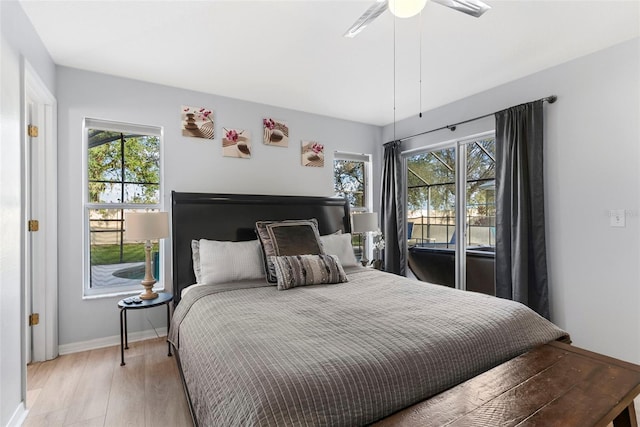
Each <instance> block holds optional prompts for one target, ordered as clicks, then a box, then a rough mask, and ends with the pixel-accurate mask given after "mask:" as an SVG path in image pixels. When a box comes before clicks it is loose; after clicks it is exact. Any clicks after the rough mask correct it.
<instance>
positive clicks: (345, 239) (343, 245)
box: [320, 233, 359, 267]
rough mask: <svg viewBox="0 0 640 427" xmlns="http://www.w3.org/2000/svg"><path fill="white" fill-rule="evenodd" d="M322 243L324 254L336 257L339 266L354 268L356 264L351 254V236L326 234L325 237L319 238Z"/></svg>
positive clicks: (356, 261) (354, 256) (347, 234)
mask: <svg viewBox="0 0 640 427" xmlns="http://www.w3.org/2000/svg"><path fill="white" fill-rule="evenodd" d="M320 241H321V242H322V249H323V250H324V253H325V254H328V255H337V256H338V260H340V264H342V266H343V267H354V266H356V265H359V264H358V260H357V259H356V254H354V253H353V246H352V245H351V234H350V233H344V234H335V233H334V234H328V235H326V236H320Z"/></svg>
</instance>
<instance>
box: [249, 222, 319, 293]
mask: <svg viewBox="0 0 640 427" xmlns="http://www.w3.org/2000/svg"><path fill="white" fill-rule="evenodd" d="M256 233H257V234H258V238H260V244H261V245H262V253H263V255H264V263H265V267H264V269H265V272H266V274H267V282H270V283H276V282H277V281H278V280H277V278H276V272H275V268H274V266H273V263H272V262H271V257H272V256H283V255H322V254H324V251H323V250H322V243H321V242H320V234H319V233H318V221H317V220H316V219H315V218H311V219H302V220H287V221H258V222H256Z"/></svg>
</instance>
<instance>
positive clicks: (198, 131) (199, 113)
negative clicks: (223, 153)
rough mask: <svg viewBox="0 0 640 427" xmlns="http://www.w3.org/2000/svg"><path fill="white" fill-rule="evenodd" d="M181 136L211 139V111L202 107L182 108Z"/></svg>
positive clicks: (212, 125) (212, 128) (213, 133)
mask: <svg viewBox="0 0 640 427" xmlns="http://www.w3.org/2000/svg"><path fill="white" fill-rule="evenodd" d="M182 136H192V137H194V138H206V139H213V138H214V136H215V131H214V123H213V111H212V110H210V109H208V108H204V107H187V106H185V105H183V106H182Z"/></svg>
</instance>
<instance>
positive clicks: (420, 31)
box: [418, 11, 422, 118]
mask: <svg viewBox="0 0 640 427" xmlns="http://www.w3.org/2000/svg"><path fill="white" fill-rule="evenodd" d="M418 25H420V29H419V33H420V35H419V37H420V44H419V45H420V55H419V56H420V76H419V78H420V93H419V95H418V96H419V99H420V114H419V117H420V118H422V11H420V18H419V20H418Z"/></svg>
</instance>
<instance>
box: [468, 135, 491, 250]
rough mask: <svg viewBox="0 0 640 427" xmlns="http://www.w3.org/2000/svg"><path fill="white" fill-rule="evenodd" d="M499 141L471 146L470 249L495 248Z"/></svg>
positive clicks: (483, 141) (469, 183)
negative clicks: (496, 169)
mask: <svg viewBox="0 0 640 427" xmlns="http://www.w3.org/2000/svg"><path fill="white" fill-rule="evenodd" d="M495 226H496V202H495V139H494V138H487V139H483V140H478V141H474V142H472V143H469V144H468V145H467V247H468V248H471V249H474V248H478V247H495Z"/></svg>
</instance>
